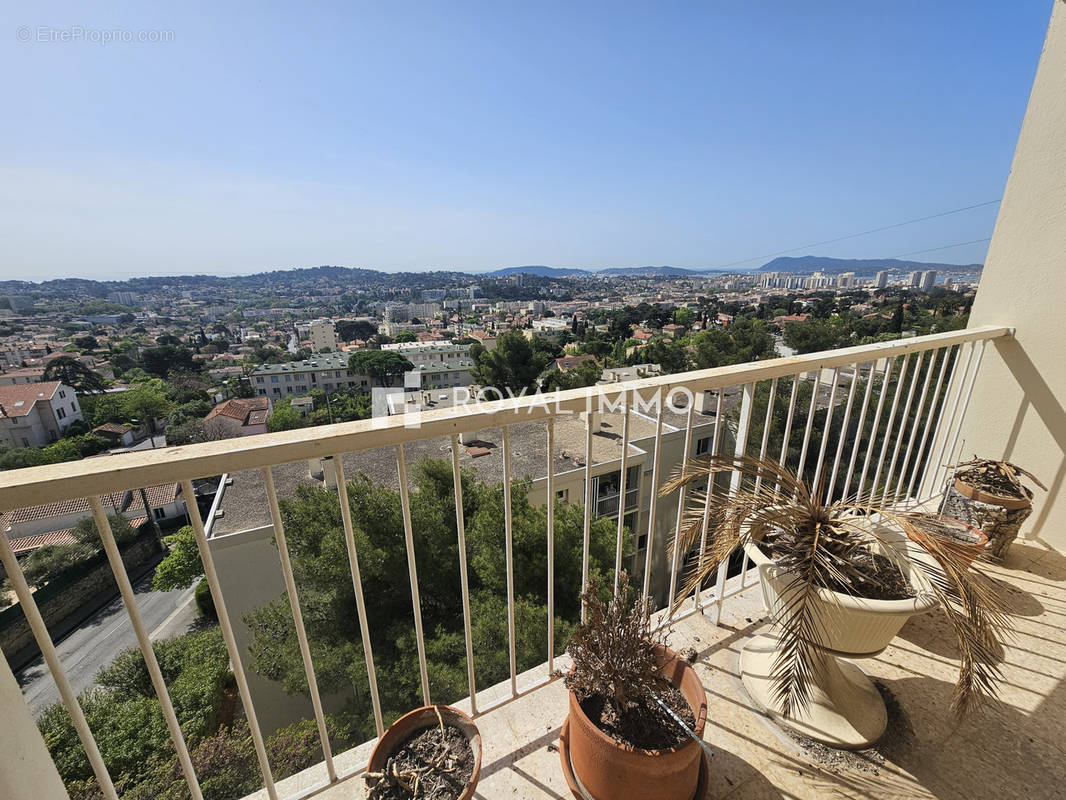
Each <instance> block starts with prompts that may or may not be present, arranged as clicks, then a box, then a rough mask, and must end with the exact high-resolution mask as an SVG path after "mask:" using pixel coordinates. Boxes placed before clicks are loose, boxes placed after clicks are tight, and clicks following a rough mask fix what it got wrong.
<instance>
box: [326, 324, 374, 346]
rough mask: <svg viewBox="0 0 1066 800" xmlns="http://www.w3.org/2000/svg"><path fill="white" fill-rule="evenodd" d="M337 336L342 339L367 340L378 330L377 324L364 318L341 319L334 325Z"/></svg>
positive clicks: (348, 340) (346, 340)
mask: <svg viewBox="0 0 1066 800" xmlns="http://www.w3.org/2000/svg"><path fill="white" fill-rule="evenodd" d="M335 328H336V331H337V336H338V337H340V339H341V340H342V341H345V342H350V341H353V340H354V339H362V340H364V341H365V340H367V339H369V338H371V337H372V336H374V335H376V334H377V332H378V326H377V325H375V324H374V323H373V322H370V321H368V320H365V319H341V320H337V324H336V325H335Z"/></svg>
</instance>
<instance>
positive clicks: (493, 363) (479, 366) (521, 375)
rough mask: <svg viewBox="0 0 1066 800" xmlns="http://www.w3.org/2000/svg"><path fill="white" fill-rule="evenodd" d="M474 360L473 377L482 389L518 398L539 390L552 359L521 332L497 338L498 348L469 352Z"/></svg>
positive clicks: (508, 333) (475, 348)
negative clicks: (497, 390) (506, 392)
mask: <svg viewBox="0 0 1066 800" xmlns="http://www.w3.org/2000/svg"><path fill="white" fill-rule="evenodd" d="M470 356H471V357H472V358H473V359H474V368H473V370H472V375H473V377H474V380H475V381H477V382H478V383H480V384H481V385H482V386H491V387H494V388H496V389H499V390H500V391H506V390H508V389H510V390H511V391H512V392H514V393H515V394H518V393H519V392H522V391H527V392H528V391H532V390H534V389H536V388H537V385H538V383H539V378H540V374H541V373H542V372H543V371H544V368H545V367H546V366H548V362H549V361H550V360H551V355H550V354H549V353H546V352H544V351H543V350H540V349H538V348H537V347H535V346H534V344H533V343H532V342H530V341H529V339H527V338H526V337H525V336H524V335H523V334H522V332H521V331H507V332H506V333H502V334H500V336H498V337H497V338H496V346H495V347H493V348H492V349H491V350H486V349H485V348H484V347H482V346H481V345H473V346H472V347H471V348H470Z"/></svg>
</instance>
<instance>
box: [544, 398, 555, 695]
mask: <svg viewBox="0 0 1066 800" xmlns="http://www.w3.org/2000/svg"><path fill="white" fill-rule="evenodd" d="M547 427H548V473H547V479H546V480H547V486H546V488H547V490H548V508H547V512H548V530H547V534H548V677H549V678H550V677H552V673H554V672H555V418H554V417H548V426H547Z"/></svg>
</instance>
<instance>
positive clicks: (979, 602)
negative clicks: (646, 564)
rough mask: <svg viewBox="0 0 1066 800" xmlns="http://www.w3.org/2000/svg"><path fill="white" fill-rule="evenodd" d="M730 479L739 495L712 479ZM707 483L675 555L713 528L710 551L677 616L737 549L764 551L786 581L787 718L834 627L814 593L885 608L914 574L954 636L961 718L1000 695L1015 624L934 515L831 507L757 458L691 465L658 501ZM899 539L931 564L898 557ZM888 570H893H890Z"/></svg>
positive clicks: (688, 583)
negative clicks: (870, 600) (890, 580)
mask: <svg viewBox="0 0 1066 800" xmlns="http://www.w3.org/2000/svg"><path fill="white" fill-rule="evenodd" d="M723 472H724V473H732V474H734V475H736V474H739V475H740V481H739V485H737V483H738V482H737V481H736V480H734V481H732V484H733V486H732V487H731V488H730V489H728V490H721V489H715V488H714V481H713V476H714V475H716V474H718V473H723ZM709 478H711V480H710V481H709V480H708V479H709ZM701 483H702V484H703V485H704V486H710V491H709V492H708V491H707V490H706V489H700V488H695V489H692V490H691V491H689V492H688V494H687V502H686V508H685V511H684V519H683V523H682V526H681V528H680V531H679V532H678V534H677V536H678V542H677V547H678V551H677V552H679V553H688V552H689V551H691V550H692V549H693V548H694V547H698V543H699V541H700V539H701V536H702V534H703V529H704V524H705V522H704V520H705V519H707V520H709V522H708V523H707V525H708V531H707V537H706V544H705V547H704V549H703V551H702V552H700V553H697V554H696V557H695V558H694V559H693V564H694V565H693V567H692V568H691V569H690V570H689V571H688V573H687V575H686V579H685V582H684V589H683V590H682V592H681V593H679V595H678V597H677V599H675V600H674V606H675V608H676V606H677V605H679V604H680V603H682V602H683V601H684V598H685V597H687V596H688V595H689V594H691V593H692V592H693V591H694V590H696V589H697V588H698V587H701V586H702V585H703V584H704V582H705V581H706V580H707V579H708V578H709V577H711V576H712V575H714V573H715V572H716V571H717V568H718V565H719V564H721V563H723V562H724V561H725V560H726V559H728V558H729V556H730V555H731V554H732V553H733V552H734V551H735V550H737V548H739V547H742V546H744V545H745V544H749V543H751V544H755V543H758V546H761V547H762V549H763V551H764V552H766V553H767V554H768V555H769V556H771V557H772V558H773V559H774V560H775V563H776V565H777V566H778V567H779V568H780V569H781V570H782V571H783V573H784V575H785V576H787V577H789V583H788V585H787V588H786V589H785V591H783V592H781V599H782V603H783V607H782V609H781V612H780V614H779V618H778V619H777V622H778V624H779V626H780V629H781V635H782V638H781V649H780V652H779V654H778V657H777V659H776V661H775V663H774V667H773V681H774V689H773V691H774V694H775V698H776V699H777V700H778V701H779V702H780V703H781V704H782V707H783V709H784V711H785V713H786V714H787V713H790V711H791V709H802V708H805V707H806V706H807V704H808V703H809V701H810V684H811V677H812V674H813V673H812V670H813V669H814V667H815V656H816V654H817V645H816V644H814V643H815V642H817V641H819V640H820V639H821V640H824V637H823V636H822V634H823V633H824V626H825V625H826V620H825V619H824V616H823V615H821V614H819V613H817V610H816V608H815V604H814V602H813V599H814V595H815V593H816V590H818V589H830V590H832V591H836V592H841V593H844V594H850V595H853V596H858V597H875V598H876V597H878V596H879V592H881V593H883V592H884V591H885V590H886V589H887V588H889V587H887V586H886V585H885V584H886V576H889V577H891V576H893V575H894V576H895V578H896V581H899V579H900V578H901V577H902V578H903V581H902V582H903V583H904V585H905V581H906V578H905V577H904V576H906V575H907V574H908V573H910V572H914V573H917V574H919V575H921V576H924V578H925V579H926V580H925V581H922V584H923V585H922V588H923V589H924V590H926V591H929V592H932V594H933V595H935V597H936V599H937V601H938V602H939V604H940V607H941V609H943V611H944V613H945V615H946V616H947V618H948V621H949V622H950V623H951V626H952V629H953V630H954V633H955V638H956V641H957V643H958V648H959V654H960V661H961V663H960V667H959V676H958V680H957V682H956V684H955V690H954V694H953V697H952V709H953V710H954V711H956V712H959V713H962V712H965V711H968V710H970V709H971V708H973V707H975V706H977V705H978V704H979V703H980V702H981V701H982V700H984V699H985V698H987V697H989V696H995V694H996V690H997V682H998V680H999V678H1000V671H999V666H998V663H999V657H1000V656H999V654H1000V648H999V644H998V642H999V640H1000V639H1001V638H1003V637H1004V636H1006V635H1008V634H1010V633H1011V632H1012V625H1011V622H1010V614H1009V612H1008V611H1007V608H1006V606H1005V605H1004V603H1003V600H1002V599H1001V597H1000V593H999V589H998V586H997V584H996V582H995V581H993V580H992V579H991V578H989V577H987V576H986V575H984V574H983V573H981V572H980V571H979V570H978V569H976V568H973V567H971V566H970V560H971V559H972V557H973V556H972V552H971V553H968V554H967V553H964V552H961V551H960V549H959V547H958V544H957V543H956V542H954V541H953V540H951V539H950V538H947V537H945V536H944V535H942V534H941V533H939V531H940V530H942V528H941V527H940V526H938V525H936V524H935V521H936V519H937V517H936V516H935V515H926V514H902V513H898V512H895V511H893V510H892V509H891V508H888V507H885V506H882V505H880V504H878V503H877V502H876V501H874V500H873V498H872V497H865V496H857V497H854V498H850V499H846V500H838V501H834V502H831V503H826V502H825V499H824V496H823V489H822V487H821V485H819V486H818V487H817V488H815V489H813V490H812V489H811V488H810V487H809V486H808V485H807V484H805V483H804V482H803V481H801V480H800V479H798V478H797V477H796V476H795V474H793V472H792V471H791V470H790V469H788V468H787V467H785V466H783V465H781V464H779V463H778V462H776V461H772V460H770V459H765V458H753V457H750V456H712V457H706V458H699V459H695V460H692V461H690V462H689V463H688V464H685V465H683V466H682V467H681V468H679V469H678V470H676V471H675V473H674V474H673V475H672V476H671V477H670V479H669V480H668V481H667V482H666V483H665V484H664V486H663V488H662V490H661V494H662V495H667V494H670V493H672V492H674V491H676V490H678V489H680V488H681V487H684V486H688V485H690V484H696V486H697V487H698V486H699V485H700V484H701ZM900 534H905V535H907V536H908V537H909V538H910V539H911V540H912V541H913V542H915V545H914V546H915V547H919V548H921V550H924V551H926V552H927V553H928V554H929V556H930V557H929V558H925V557H920V555H919V554H915V553H914V551H913V550H906V549H905V548H901V547H899V543H900V541H901V537H900ZM908 553H910V554H908ZM886 561H887V562H889V564H890V565H891V566H893V567H895V569H886V568H885V566H886ZM900 567H909V569H899V568H900ZM912 592H913V590H912Z"/></svg>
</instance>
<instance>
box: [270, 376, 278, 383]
mask: <svg viewBox="0 0 1066 800" xmlns="http://www.w3.org/2000/svg"><path fill="white" fill-rule="evenodd" d="M270 382H271V383H277V382H278V376H277V375H271V376H270Z"/></svg>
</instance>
